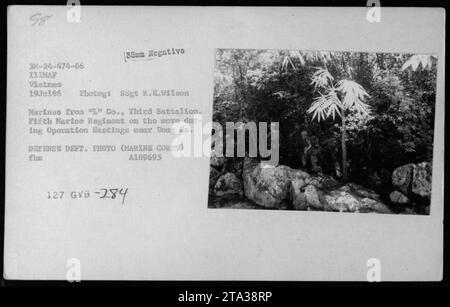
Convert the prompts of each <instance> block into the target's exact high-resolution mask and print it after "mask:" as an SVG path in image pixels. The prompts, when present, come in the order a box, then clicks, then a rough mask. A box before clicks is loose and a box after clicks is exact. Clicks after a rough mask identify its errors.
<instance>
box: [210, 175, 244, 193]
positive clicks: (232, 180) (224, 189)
mask: <svg viewBox="0 0 450 307" xmlns="http://www.w3.org/2000/svg"><path fill="white" fill-rule="evenodd" d="M214 193H216V195H217V196H223V195H226V194H239V195H243V194H244V192H243V185H242V181H241V179H239V178H238V177H237V176H236V175H235V174H233V173H226V174H224V175H222V176H220V177H219V179H217V182H216V184H215V186H214Z"/></svg>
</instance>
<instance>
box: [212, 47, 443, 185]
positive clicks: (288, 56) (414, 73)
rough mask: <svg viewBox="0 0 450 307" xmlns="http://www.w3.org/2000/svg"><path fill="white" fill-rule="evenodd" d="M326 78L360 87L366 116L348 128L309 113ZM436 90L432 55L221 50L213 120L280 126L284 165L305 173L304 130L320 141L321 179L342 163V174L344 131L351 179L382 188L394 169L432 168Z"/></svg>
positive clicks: (350, 116) (353, 113)
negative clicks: (417, 165)
mask: <svg viewBox="0 0 450 307" xmlns="http://www.w3.org/2000/svg"><path fill="white" fill-rule="evenodd" d="M321 71H322V72H324V71H325V72H327V73H329V74H330V75H331V76H332V78H333V79H332V80H333V81H330V83H329V85H328V86H329V88H328V89H327V90H329V89H330V88H331V87H333V88H334V86H335V85H336V88H337V87H338V86H339V81H342V80H347V81H351V82H354V84H356V85H358V86H360V87H361V89H362V91H363V92H364V93H367V95H365V94H363V96H361V97H362V98H363V100H361V103H363V105H364V107H367V112H360V111H361V110H358V109H354V108H353V109H351V108H349V109H347V110H346V118H345V126H344V127H342V121H341V119H340V118H339V116H337V115H336V114H337V113H335V114H332V113H333V112H332V111H330V112H329V113H328V115H330V116H323V117H322V118H320V119H321V120H320V121H318V116H315V117H314V115H317V114H313V113H312V112H311V107H312V106H313V105H314V101H317V99H318V97H319V98H320V95H323V94H324V93H325V90H323V91H320V90H319V89H318V87H317V80H318V79H317V76H318V74H319V73H320V72H321ZM315 77H316V79H314V78H315ZM322 77H324V76H322ZM314 80H316V82H314ZM354 84H353V83H352V84H350V85H351V86H355V88H358V87H357V86H356V85H354ZM341 85H342V83H341ZM347 86H349V84H347ZM435 89H436V58H435V57H433V56H426V55H411V54H387V53H350V52H311V51H308V52H304V51H279V50H218V51H217V54H216V69H215V89H214V115H213V119H214V120H215V121H218V122H221V123H224V122H227V121H231V122H238V121H243V122H247V121H255V122H259V121H266V122H279V123H280V164H285V165H289V166H291V167H295V168H300V166H301V161H300V157H301V147H300V132H301V131H302V130H307V131H308V132H309V133H310V134H311V135H315V136H317V139H318V140H319V143H320V147H321V154H320V157H319V161H320V164H321V166H322V169H323V171H324V173H328V174H332V175H336V165H337V163H339V164H340V165H341V167H342V163H343V162H342V159H341V156H342V147H341V145H340V144H341V136H342V129H343V128H344V129H345V131H346V133H345V143H346V146H347V148H346V150H347V158H346V159H347V160H348V163H347V165H348V173H349V180H352V181H356V182H359V183H361V184H365V185H367V186H370V187H373V188H378V189H380V188H382V187H383V185H385V184H388V183H389V181H390V176H391V174H392V171H393V169H394V168H396V167H398V166H400V165H403V164H406V163H410V162H413V163H416V162H421V161H431V158H432V150H433V128H434V104H435ZM337 95H338V97H339V99H340V100H341V101H344V99H345V97H343V96H339V95H342V94H339V93H338V94H337ZM308 110H310V112H308ZM324 115H326V114H324ZM331 115H334V116H331Z"/></svg>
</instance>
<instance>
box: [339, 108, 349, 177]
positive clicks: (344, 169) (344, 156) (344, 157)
mask: <svg viewBox="0 0 450 307" xmlns="http://www.w3.org/2000/svg"><path fill="white" fill-rule="evenodd" d="M341 118H342V133H341V147H342V180H343V181H344V182H347V180H348V170H347V145H346V144H345V137H346V131H345V113H344V110H343V111H342V117H341Z"/></svg>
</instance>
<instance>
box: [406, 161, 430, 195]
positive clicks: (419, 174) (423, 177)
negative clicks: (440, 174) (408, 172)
mask: <svg viewBox="0 0 450 307" xmlns="http://www.w3.org/2000/svg"><path fill="white" fill-rule="evenodd" d="M431 172H432V168H431V163H427V162H422V163H419V164H416V165H415V167H414V169H413V178H412V184H411V191H412V193H414V194H416V195H420V196H421V197H425V198H428V199H430V198H431Z"/></svg>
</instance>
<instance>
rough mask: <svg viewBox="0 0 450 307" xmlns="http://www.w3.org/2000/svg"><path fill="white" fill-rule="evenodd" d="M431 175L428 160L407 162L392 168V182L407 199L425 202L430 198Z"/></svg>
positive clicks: (430, 166)
mask: <svg viewBox="0 0 450 307" xmlns="http://www.w3.org/2000/svg"><path fill="white" fill-rule="evenodd" d="M431 175H432V165H431V163H430V162H422V163H417V164H413V163H409V164H406V165H403V166H400V167H397V168H396V169H395V170H394V172H393V173H392V184H393V185H394V186H396V187H397V189H398V190H400V191H401V192H402V194H404V195H405V196H406V197H408V198H409V199H411V200H414V199H415V200H419V201H420V203H423V202H424V203H426V202H427V200H428V202H429V200H430V198H431V179H432V178H431ZM394 196H398V195H397V194H395V195H394ZM396 202H397V201H396Z"/></svg>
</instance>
